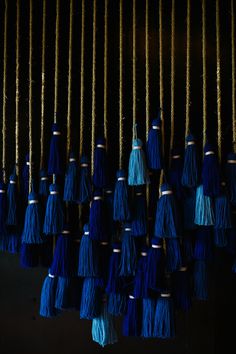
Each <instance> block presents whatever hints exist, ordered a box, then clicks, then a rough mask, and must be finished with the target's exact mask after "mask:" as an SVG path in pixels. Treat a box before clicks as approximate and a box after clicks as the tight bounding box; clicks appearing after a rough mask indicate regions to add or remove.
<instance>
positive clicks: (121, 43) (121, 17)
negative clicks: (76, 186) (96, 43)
mask: <svg viewBox="0 0 236 354" xmlns="http://www.w3.org/2000/svg"><path fill="white" fill-rule="evenodd" d="M123 129H124V127H123V0H120V23H119V168H120V169H121V168H122V167H123Z"/></svg>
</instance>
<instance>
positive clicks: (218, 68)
mask: <svg viewBox="0 0 236 354" xmlns="http://www.w3.org/2000/svg"><path fill="white" fill-rule="evenodd" d="M216 93H217V128H218V131H217V140H218V154H219V161H221V158H222V123H221V62H220V13H219V0H216Z"/></svg>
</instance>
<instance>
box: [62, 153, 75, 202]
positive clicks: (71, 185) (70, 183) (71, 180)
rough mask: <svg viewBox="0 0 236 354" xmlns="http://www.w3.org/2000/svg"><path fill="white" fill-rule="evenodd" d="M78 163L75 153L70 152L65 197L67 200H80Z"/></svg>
mask: <svg viewBox="0 0 236 354" xmlns="http://www.w3.org/2000/svg"><path fill="white" fill-rule="evenodd" d="M77 183H78V165H77V162H76V159H75V154H74V153H73V152H71V153H70V156H69V163H68V167H67V171H66V175H65V185H64V197H63V200H64V201H65V202H76V201H77V200H78V187H77Z"/></svg>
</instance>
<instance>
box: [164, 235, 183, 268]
mask: <svg viewBox="0 0 236 354" xmlns="http://www.w3.org/2000/svg"><path fill="white" fill-rule="evenodd" d="M181 266H182V256H181V251H180V242H179V239H167V240H166V268H167V271H168V272H175V271H176V270H178V269H179V268H180V267H181Z"/></svg>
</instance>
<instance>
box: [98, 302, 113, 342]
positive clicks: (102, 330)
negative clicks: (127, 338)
mask: <svg viewBox="0 0 236 354" xmlns="http://www.w3.org/2000/svg"><path fill="white" fill-rule="evenodd" d="M92 338H93V341H94V342H97V343H98V344H99V345H101V346H102V347H105V346H106V345H109V344H114V343H116V342H117V341H118V339H117V333H116V330H115V327H114V323H113V318H112V316H111V315H110V314H109V312H108V310H107V303H103V304H102V309H101V314H100V316H99V317H96V318H94V319H93V321H92Z"/></svg>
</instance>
